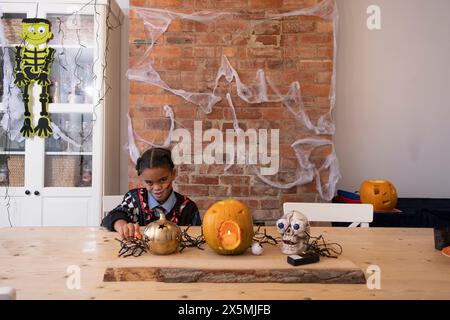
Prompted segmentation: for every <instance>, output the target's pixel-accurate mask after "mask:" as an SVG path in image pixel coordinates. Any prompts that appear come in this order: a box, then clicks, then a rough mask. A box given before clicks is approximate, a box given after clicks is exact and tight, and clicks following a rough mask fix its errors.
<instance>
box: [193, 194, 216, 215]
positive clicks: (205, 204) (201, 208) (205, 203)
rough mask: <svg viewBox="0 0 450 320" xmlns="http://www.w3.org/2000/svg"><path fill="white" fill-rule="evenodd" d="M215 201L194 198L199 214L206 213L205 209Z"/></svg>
mask: <svg viewBox="0 0 450 320" xmlns="http://www.w3.org/2000/svg"><path fill="white" fill-rule="evenodd" d="M215 202H216V200H215V199H196V200H195V204H196V205H197V207H198V209H199V211H200V215H201V216H202V219H203V215H204V214H205V213H206V211H207V210H208V209H209V208H210V207H211V206H212V205H213V204H214V203H215Z"/></svg>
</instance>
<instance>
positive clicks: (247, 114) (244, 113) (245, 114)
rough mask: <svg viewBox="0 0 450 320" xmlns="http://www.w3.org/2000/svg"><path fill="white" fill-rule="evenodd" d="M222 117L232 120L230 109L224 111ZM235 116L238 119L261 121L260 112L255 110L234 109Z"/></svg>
mask: <svg viewBox="0 0 450 320" xmlns="http://www.w3.org/2000/svg"><path fill="white" fill-rule="evenodd" d="M224 116H225V118H226V119H233V114H232V111H231V109H225V110H224ZM236 116H237V118H238V119H240V120H243V119H261V117H262V115H261V112H260V111H258V110H256V109H253V108H252V109H249V108H236Z"/></svg>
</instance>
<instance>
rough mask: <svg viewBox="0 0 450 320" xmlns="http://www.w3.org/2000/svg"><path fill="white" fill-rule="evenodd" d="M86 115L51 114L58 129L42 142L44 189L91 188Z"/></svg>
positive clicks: (90, 123) (89, 118)
mask: <svg viewBox="0 0 450 320" xmlns="http://www.w3.org/2000/svg"><path fill="white" fill-rule="evenodd" d="M92 120H93V119H92V114H90V113H54V114H52V121H53V123H55V124H56V125H57V126H58V127H59V129H60V130H61V134H58V133H56V134H54V135H53V136H52V137H50V138H48V139H46V141H45V174H44V177H45V187H91V186H92V134H93V126H94V122H93V121H92Z"/></svg>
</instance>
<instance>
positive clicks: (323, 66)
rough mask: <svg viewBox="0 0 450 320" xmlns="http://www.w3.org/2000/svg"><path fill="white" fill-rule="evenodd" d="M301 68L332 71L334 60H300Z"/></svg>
mask: <svg viewBox="0 0 450 320" xmlns="http://www.w3.org/2000/svg"><path fill="white" fill-rule="evenodd" d="M299 67H300V69H303V70H317V71H331V70H332V69H333V61H331V60H300V62H299Z"/></svg>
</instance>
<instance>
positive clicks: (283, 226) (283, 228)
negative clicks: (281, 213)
mask: <svg viewBox="0 0 450 320" xmlns="http://www.w3.org/2000/svg"><path fill="white" fill-rule="evenodd" d="M287 226H288V222H287V221H286V220H285V219H280V220H278V221H277V229H278V232H280V233H283V232H284V231H286V228H287Z"/></svg>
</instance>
